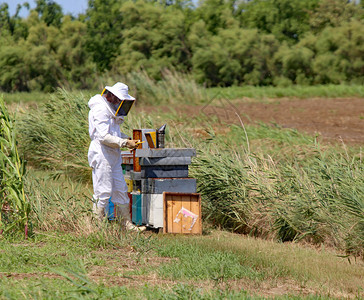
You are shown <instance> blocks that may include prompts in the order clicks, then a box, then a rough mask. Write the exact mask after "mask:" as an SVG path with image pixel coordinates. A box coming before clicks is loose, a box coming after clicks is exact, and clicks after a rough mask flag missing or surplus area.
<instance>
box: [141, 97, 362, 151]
mask: <svg viewBox="0 0 364 300" xmlns="http://www.w3.org/2000/svg"><path fill="white" fill-rule="evenodd" d="M173 109H174V110H175V111H177V112H181V113H183V114H188V115H190V116H191V117H194V116H198V115H201V114H202V115H205V116H209V117H215V119H216V117H217V118H218V121H220V122H221V123H229V124H231V123H234V124H241V122H243V124H254V123H258V122H264V123H267V124H269V123H276V124H278V125H280V126H282V127H283V128H295V129H297V130H299V131H301V132H306V133H308V134H312V135H315V134H318V135H319V136H320V137H321V138H322V139H323V140H325V141H328V142H334V141H338V142H341V141H344V142H345V143H346V144H356V145H360V144H364V98H337V99H336V98H335V99H329V98H311V99H289V98H281V99H273V100H269V99H268V100H264V101H261V102H258V101H257V100H252V99H237V100H218V99H215V100H213V101H211V102H209V103H208V104H206V105H200V106H197V107H196V106H194V107H191V106H189V107H186V106H180V107H175V106H174V107H173ZM146 110H150V108H149V109H148V108H146ZM152 110H155V109H152ZM163 110H164V111H168V110H169V108H168V107H164V108H163ZM238 116H239V117H240V119H241V120H240V119H239V117H238Z"/></svg>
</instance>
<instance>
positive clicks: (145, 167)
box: [123, 129, 201, 233]
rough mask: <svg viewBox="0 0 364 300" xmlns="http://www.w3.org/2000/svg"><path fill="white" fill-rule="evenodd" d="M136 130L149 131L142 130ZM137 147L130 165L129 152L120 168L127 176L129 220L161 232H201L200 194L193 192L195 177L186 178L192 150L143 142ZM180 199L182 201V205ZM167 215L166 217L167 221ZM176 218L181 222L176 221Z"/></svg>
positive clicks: (193, 152) (192, 153)
mask: <svg viewBox="0 0 364 300" xmlns="http://www.w3.org/2000/svg"><path fill="white" fill-rule="evenodd" d="M138 131H139V132H142V133H143V131H146V132H150V130H148V131H147V130H146V129H144V130H138ZM134 138H135V137H134ZM139 139H141V140H143V139H142V138H139ZM140 148H141V149H136V150H135V151H134V153H133V154H134V158H133V162H132V163H133V166H132V167H131V160H130V155H129V156H128V159H126V158H123V164H124V163H125V164H126V163H127V165H125V166H124V165H123V168H124V169H125V170H128V171H126V173H125V175H124V176H127V178H128V179H129V178H130V183H132V185H131V186H132V192H131V195H132V221H133V223H134V224H137V225H147V226H148V227H152V228H157V229H163V230H164V231H165V232H172V230H173V232H174V231H175V230H176V231H175V232H181V233H201V218H200V217H201V209H200V197H199V194H195V193H196V179H194V178H189V177H188V168H189V165H190V164H191V161H192V157H193V156H195V155H196V150H195V149H190V148H178V149H175V148H150V147H149V145H148V144H147V143H145V144H143V145H142V147H140ZM196 196H197V198H196ZM176 199H178V200H176ZM175 200H176V201H175ZM182 202H183V203H185V204H183V206H182ZM187 202H188V203H187ZM192 202H193V204H192V205H191V203H192ZM186 203H187V204H186ZM166 205H168V207H169V208H167V206H166ZM172 207H173V208H172ZM191 209H193V210H194V212H192V211H191ZM175 210H176V211H175ZM177 210H178V211H177ZM167 212H169V214H170V215H169V216H167ZM174 215H176V216H174ZM168 218H169V219H170V220H167V219H168ZM172 218H173V220H172ZM187 218H188V219H190V221H188V222H189V223H188V222H187V223H188V224H187V223H186V222H184V221H183V220H184V219H187ZM196 218H198V222H197V223H196ZM179 220H182V222H180V223H179V224H177V223H178V222H179ZM173 222H174V223H176V224H174V223H173ZM172 223H173V224H172ZM166 224H169V229H170V231H166V230H165V229H166V227H167V226H166ZM183 224H184V225H183ZM195 224H197V225H196V226H195ZM172 225H173V226H174V229H173V228H172V227H173V226H172ZM179 227H180V228H179ZM176 228H177V229H176Z"/></svg>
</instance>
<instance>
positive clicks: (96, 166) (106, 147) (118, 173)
mask: <svg viewBox="0 0 364 300" xmlns="http://www.w3.org/2000/svg"><path fill="white" fill-rule="evenodd" d="M88 106H89V107H90V112H89V134H90V138H91V144H90V148H89V150H88V162H89V165H90V167H91V168H92V182H93V188H94V195H93V198H94V200H95V204H94V208H104V209H105V210H106V209H107V207H108V202H109V201H108V200H109V198H110V197H111V201H112V202H113V203H114V205H123V204H128V203H129V197H128V194H127V191H128V188H127V185H126V182H125V179H124V176H123V171H122V168H121V163H122V160H121V150H120V148H121V147H124V146H125V144H126V142H127V139H125V138H123V137H126V136H125V135H124V134H123V133H121V131H120V124H122V123H123V122H124V118H123V117H120V116H116V117H115V115H114V113H115V112H113V109H112V107H111V105H109V103H108V101H107V100H106V98H105V97H104V96H101V95H95V96H93V97H92V98H91V99H90V101H89V102H88Z"/></svg>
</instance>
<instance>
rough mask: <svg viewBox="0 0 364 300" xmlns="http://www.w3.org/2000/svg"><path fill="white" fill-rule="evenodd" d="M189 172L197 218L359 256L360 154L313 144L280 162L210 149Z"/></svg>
mask: <svg viewBox="0 0 364 300" xmlns="http://www.w3.org/2000/svg"><path fill="white" fill-rule="evenodd" d="M313 147H314V146H313ZM278 160H280V161H279V162H278ZM192 174H193V176H194V177H196V178H197V179H198V182H199V191H200V192H201V193H202V196H203V199H204V201H203V205H204V211H205V216H206V217H207V218H208V219H210V220H211V221H213V222H214V223H215V224H217V225H223V226H226V227H228V228H231V229H232V230H234V231H238V232H243V233H247V234H252V235H255V236H265V237H272V236H274V237H276V238H277V239H278V240H280V241H293V240H305V241H308V242H311V243H315V244H318V243H325V244H328V245H330V246H334V247H336V248H338V249H340V250H343V251H346V252H347V253H349V254H354V255H358V256H362V257H363V256H364V250H363V249H364V197H363V195H364V176H363V175H364V165H363V162H362V161H361V155H360V153H353V154H351V155H349V154H347V153H341V152H336V151H332V149H330V150H326V151H325V150H320V149H319V148H318V147H317V148H314V149H312V150H311V154H310V153H307V156H303V157H299V156H296V157H295V158H293V159H291V160H288V159H287V160H286V161H283V160H282V159H278V158H277V159H273V158H272V157H271V156H269V155H265V154H263V153H246V152H240V151H226V150H223V149H217V150H214V151H209V152H208V153H206V152H201V153H200V155H199V156H198V157H197V158H196V159H195V163H194V165H193V168H192Z"/></svg>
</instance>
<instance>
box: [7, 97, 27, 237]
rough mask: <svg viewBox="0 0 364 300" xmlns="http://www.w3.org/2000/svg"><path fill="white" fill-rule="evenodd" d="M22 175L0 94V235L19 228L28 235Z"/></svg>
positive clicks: (13, 129)
mask: <svg viewBox="0 0 364 300" xmlns="http://www.w3.org/2000/svg"><path fill="white" fill-rule="evenodd" d="M24 175H25V163H24V161H23V160H22V159H21V157H20V155H19V152H18V146H17V128H16V125H15V120H14V119H13V118H12V117H11V116H10V115H9V113H8V111H7V108H6V107H5V103H4V100H3V99H2V98H1V97H0V234H4V235H5V234H8V233H10V232H19V231H20V232H24V233H25V236H26V237H27V235H28V229H29V228H28V226H29V225H30V224H29V221H30V220H29V215H30V205H29V202H28V198H27V196H26V194H25V192H24Z"/></svg>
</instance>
